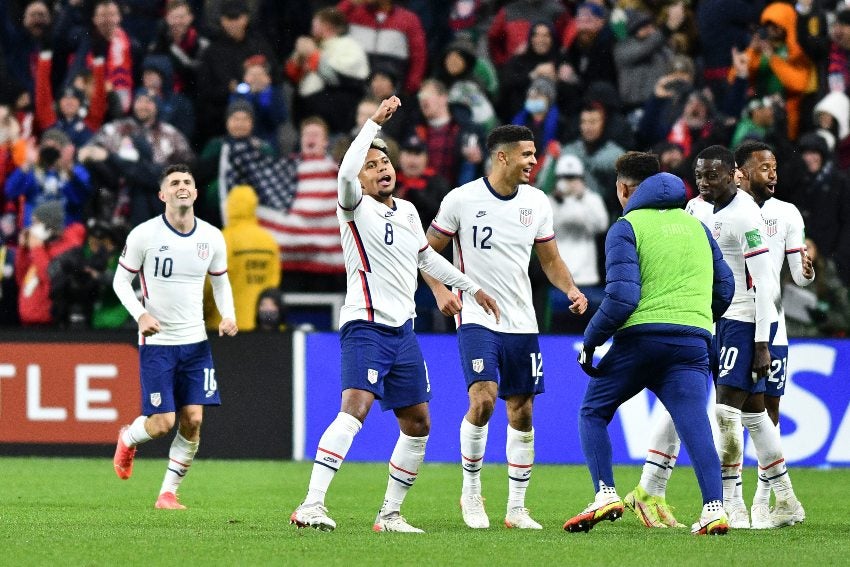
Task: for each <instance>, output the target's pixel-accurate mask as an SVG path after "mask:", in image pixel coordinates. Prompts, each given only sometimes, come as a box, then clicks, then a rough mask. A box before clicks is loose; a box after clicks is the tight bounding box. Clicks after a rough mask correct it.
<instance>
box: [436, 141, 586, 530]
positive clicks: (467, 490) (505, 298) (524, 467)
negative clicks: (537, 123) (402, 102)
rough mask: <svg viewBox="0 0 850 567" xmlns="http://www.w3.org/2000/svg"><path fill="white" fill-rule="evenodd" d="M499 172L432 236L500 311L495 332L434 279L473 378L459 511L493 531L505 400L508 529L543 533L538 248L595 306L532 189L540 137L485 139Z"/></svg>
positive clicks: (559, 278)
mask: <svg viewBox="0 0 850 567" xmlns="http://www.w3.org/2000/svg"><path fill="white" fill-rule="evenodd" d="M487 148H488V151H489V152H490V157H491V159H492V163H493V166H492V171H491V173H490V175H489V176H487V177H482V178H480V179H477V180H475V181H472V182H470V183H467V184H466V185H463V186H462V187H458V188H457V189H454V190H453V191H451V192H450V193H449V194H448V195H446V197H445V198H444V199H443V202H442V204H441V206H440V211H439V213H437V217H436V218H435V219H434V221H433V222H432V223H431V227H430V228H429V229H428V241H429V242H430V243H431V246H433V247H434V249H435V250H438V251H441V250H443V248H445V247H446V246H447V245H448V243H449V242H450V241H453V242H454V257H455V265H456V266H457V267H458V268H460V270H461V271H463V272H464V273H468V274H473V275H475V277H477V278H480V279H481V281H486V282H488V283H489V285H490V286H491V290H492V292H493V295H494V296H495V297H496V299H497V300H498V301H499V306H500V307H501V309H502V320H501V321H500V322H499V323H498V324H496V322H495V321H493V320H492V319H491V318H488V317H486V316H485V314H484V312H483V311H482V310H481V308H480V307H478V306H477V305H475V304H474V303H472V302H470V301H466V302H463V301H462V299H463V297H464V292H463V290H461V289H457V288H455V294H452V293H450V292H449V291H448V290H447V289H446V288H445V287H444V286H442V285H440V284H437V283H436V282H434V281H433V279H429V278H426V281H428V284H429V285H430V286H431V289H432V290H433V291H434V294H435V296H436V297H437V302H438V305H439V306H440V309H441V311H443V313H445V314H446V315H455V317H456V323H457V327H458V345H459V347H460V357H461V365H462V368H463V373H464V376H465V378H466V386H467V391H468V395H469V410H468V412H467V414H466V416H465V417H464V419H463V421H462V422H461V426H460V451H461V464H462V467H463V488H462V491H461V499H460V505H461V511H462V514H463V519H464V522H465V523H466V525H468V526H469V527H471V528H487V527H489V525H490V521H489V519H488V517H487V515H486V512H485V510H484V498H483V497H482V494H481V481H480V475H481V467H482V464H483V459H484V450H485V447H486V444H487V433H488V428H487V425H488V423H489V421H490V417H491V415H492V414H493V408H494V405H495V402H496V396H497V395H498V396H499V397H500V398H503V399H504V400H505V407H506V410H507V414H508V430H507V447H506V456H507V460H508V489H509V493H508V505H507V513H506V515H505V525H506V526H507V527H509V528H530V529H540V528H541V526H540V524H538V523H537V522H536V521H534V520H533V519H532V518H531V517H530V515H529V513H528V509H527V508H526V507H525V493H526V488H527V487H528V484H529V480H530V478H531V468H532V465H533V463H534V428H533V427H532V406H533V403H534V396H535V395H537V394H539V393H542V392H543V391H544V384H543V360H542V356H541V353H540V346H539V344H538V340H537V321H536V318H535V314H534V307H533V305H532V300H531V284H530V282H529V279H528V264H529V260H530V256H531V250H532V248H533V249H534V250H535V251H536V253H537V256H538V258H539V259H540V263H541V265H542V267H543V271H544V272H545V274H546V276H547V277H548V278H549V281H551V282H552V284H553V285H555V286H556V287H557V288H558V289H560V290H561V291H563V292H564V293H565V294H566V295H567V297H569V299H570V300H572V302H573V304H572V305H571V307H570V310H571V311H573V312H574V313H579V314H580V313H583V312H584V310H585V309H586V308H587V299H586V298H585V297H584V294H582V293H581V291H579V289H578V288H577V287H576V285H575V283H574V282H573V278H572V275H571V274H570V271H569V269H568V268H567V266H566V264H565V263H564V261H563V260H562V259H561V256H560V254H559V252H558V246H557V244H556V243H555V240H554V239H555V232H554V229H553V227H552V208H551V206H550V204H549V200H548V198H547V197H546V195H544V194H543V192H542V191H540V190H539V189H536V188H534V187H532V186H530V185H528V180H529V175H530V172H531V169H532V167H533V166H534V165H535V164H536V163H537V160H536V159H535V157H534V154H535V147H534V136H533V134H532V132H531V130H529V129H528V128H526V127H524V126H512V125H510V126H500V127H498V128H495V129H494V130H493V131H492V132H491V133H490V135H489V136H488V137H487Z"/></svg>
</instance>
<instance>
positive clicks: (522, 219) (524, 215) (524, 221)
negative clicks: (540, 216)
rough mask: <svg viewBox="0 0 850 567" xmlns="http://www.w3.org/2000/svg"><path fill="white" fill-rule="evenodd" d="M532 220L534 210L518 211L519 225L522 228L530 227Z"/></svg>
mask: <svg viewBox="0 0 850 567" xmlns="http://www.w3.org/2000/svg"><path fill="white" fill-rule="evenodd" d="M533 220H534V210H533V209H520V210H519V223H520V224H521V225H522V226H530V225H531V221H533Z"/></svg>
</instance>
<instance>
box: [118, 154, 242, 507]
mask: <svg viewBox="0 0 850 567" xmlns="http://www.w3.org/2000/svg"><path fill="white" fill-rule="evenodd" d="M197 197H198V190H197V188H196V187H195V179H194V177H192V174H191V172H190V171H189V168H188V166H186V165H183V164H175V165H171V166H168V167H167V168H166V169H165V171H164V172H163V175H162V178H161V180H160V184H159V198H160V200H161V201H163V202H164V203H165V213H164V214H162V215H160V216H157V217H154V218H152V219H151V220H149V221H147V222H144V223H142V224H140V225H139V226H137V227H136V228H134V229H133V230H132V231H131V232H130V234H129V235H128V236H127V243H126V245H125V246H124V251H123V252H122V253H121V257H120V258H119V261H118V263H119V264H120V266H121V269H118V270H116V272H115V279H114V281H113V288H114V289H115V293H116V294H117V295H118V297H119V299H120V300H121V303H123V304H124V307H125V308H126V309H127V311H129V312H130V315H132V316H133V319H135V320H136V321H137V322H138V325H139V344H140V346H139V369H140V372H141V385H142V415H140V416H139V417H137V418H136V419H135V421H133V423H132V424H130V425H129V426H126V427H124V428H122V429H121V432H120V434H119V436H118V444H117V447H116V449H115V457H114V459H113V466H114V468H115V473H116V474H117V475H118V477H119V478H121V479H128V478H130V475H131V474H132V472H133V458H134V457H135V454H136V446H137V445H140V444H142V443H145V442H147V441H150V440H151V439H155V438H157V437H162V436H164V435H165V434H167V433H168V432H169V431H171V429H172V428H173V427H174V423H175V421H176V422H177V424H178V428H177V435H176V436H175V438H174V442H173V443H172V444H171V449H170V450H169V453H168V467H167V469H166V472H165V479H164V480H163V482H162V488H161V489H160V494H159V498H158V499H157V501H156V505H155V506H156V507H157V508H161V509H169V510H183V509H185V508H186V507H185V506H183V505H182V504H180V502H178V500H177V489H178V488H179V486H180V483H181V481H182V480H183V478H184V477H185V476H186V473H187V472H188V471H189V467H190V466H191V465H192V460H193V459H194V457H195V453H197V451H198V444H199V442H200V431H201V421H202V419H203V409H204V406H209V405H220V404H221V401H220V398H219V393H218V381H217V378H216V375H215V367H214V366H213V361H212V355H211V353H210V347H209V343H208V342H207V333H206V329H205V328H204V314H203V296H204V280H205V279H206V277H207V275H209V276H210V280H211V282H212V287H213V296H214V298H215V303H216V307H217V308H218V310H219V313H220V314H221V317H222V319H221V323H220V324H219V326H218V334H219V336H221V335H228V336H233V335H235V334H236V332H237V330H238V329H237V327H236V320H235V317H236V315H235V311H234V308H233V294H232V292H231V290H230V281H229V280H228V278H227V250H226V249H225V244H224V237H223V236H222V234H221V231H219V230H218V229H217V228H215V227H214V226H212V225H211V224H209V223H206V222H204V221H202V220H201V219H199V218H197V217H195V213H194V209H193V205H194V203H195V199H197ZM137 274H138V276H139V278H140V280H141V285H142V302H139V300H138V299H136V294H135V292H134V291H133V288H132V285H131V284H132V282H133V279H134V278H135V277H136V275H137Z"/></svg>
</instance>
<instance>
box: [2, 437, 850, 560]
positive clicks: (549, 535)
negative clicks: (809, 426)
mask: <svg viewBox="0 0 850 567" xmlns="http://www.w3.org/2000/svg"><path fill="white" fill-rule="evenodd" d="M142 450H144V449H142ZM311 466H312V465H311V463H289V462H269V461H206V460H204V459H198V460H197V461H195V464H194V465H193V467H192V470H191V472H190V474H189V476H188V477H187V478H186V481H185V482H184V483H183V487H182V489H181V501H182V502H183V503H184V504H186V505H187V506H188V507H189V510H186V511H170V510H155V509H154V508H153V504H154V501H155V500H156V496H157V492H158V490H159V485H160V482H161V480H162V475H163V472H164V467H165V459H153V458H142V459H138V460H137V461H136V467H135V470H134V473H133V478H131V479H130V480H128V481H121V480H119V479H118V478H116V476H115V474H114V473H113V471H112V463H111V461H110V460H106V459H44V458H2V459H0V471H2V477H0V478H2V481H0V482H1V483H0V487H2V488H0V549H2V550H3V551H2V563H3V564H4V565H47V564H50V565H57V564H62V565H81V564H85V565H116V564H118V565H166V564H170V565H174V564H181V565H198V564H210V565H237V564H238V565H262V564H275V565H291V564H299V565H343V564H348V565H394V566H396V565H426V564H427V565H459V564H462V565H464V566H466V567H468V566H475V565H504V564H522V565H544V564H554V565H665V566H670V565H719V564H734V565H747V564H750V565H755V564H767V565H788V564H791V563H796V564H797V565H811V564H814V563H816V562H817V563H819V564H822V565H830V564H844V563H846V561H847V549H848V544H850V522H848V520H847V516H846V515H845V509H844V508H843V506H844V505H845V504H846V501H847V500H846V496H847V487H848V486H850V470H846V469H845V470H825V471H821V470H811V469H792V471H791V472H792V477H793V481H794V486H795V489H796V491H797V494H798V496H799V497H800V499H801V501H802V502H803V504H804V506H805V508H806V515H807V519H806V522H805V523H804V524H802V525H797V526H794V527H790V528H784V529H781V530H763V531H754V530H734V531H732V532H730V534H729V535H728V536H726V537H694V536H691V535H690V533H689V530H685V529H679V530H672V529H667V530H658V529H656V530H650V529H647V528H644V527H643V526H642V525H640V524H639V523H638V521H637V519H636V518H635V517H634V515H632V514H631V513H630V512H628V511H627V512H626V515H625V517H624V518H622V519H620V520H617V521H616V522H614V523H609V522H604V523H601V524H599V525H597V526H596V527H595V528H594V529H593V530H591V531H590V532H589V533H587V534H584V533H579V534H569V533H566V532H564V531H563V529H562V527H561V526H562V525H563V523H564V521H565V520H566V519H567V518H568V517H570V516H572V515H574V514H577V513H578V512H580V511H581V510H582V509H583V508H584V507H585V506H586V504H587V503H588V502H589V501H590V500H592V497H593V494H592V489H591V486H590V481H589V476H588V473H587V471H586V469H585V468H584V467H578V466H544V465H538V466H535V467H534V474H533V480H532V483H531V486H530V488H529V492H528V497H527V504H528V506H529V507H530V508H531V511H532V516H533V517H534V518H535V519H536V520H538V521H539V522H540V523H541V524H543V526H544V529H543V530H542V531H520V530H508V529H506V528H504V527H503V524H502V520H503V518H504V511H505V502H506V498H507V480H506V471H505V466H504V465H499V464H489V465H487V466H485V467H484V474H483V485H484V494H485V496H486V497H487V511H488V514H489V516H490V523H491V527H490V529H489V530H470V529H468V528H466V526H465V525H464V524H463V520H462V519H461V515H460V510H459V508H458V499H459V493H460V479H461V472H460V467H459V466H456V465H444V464H426V465H424V466H423V468H422V470H421V471H420V475H419V480H418V481H417V484H416V486H415V487H414V488H413V489H412V491H411V493H410V494H409V497H408V499H407V502H406V503H405V506H404V509H403V513H404V514H405V516H406V517H407V518H408V520H409V521H410V522H411V523H412V524H413V525H415V526H417V527H421V528H422V529H424V530H425V531H426V532H427V533H426V534H424V535H414V534H376V533H372V531H371V526H372V521H373V520H374V518H375V514H376V512H377V510H378V508H379V507H380V504H381V501H382V498H383V494H384V490H385V488H386V478H387V468H386V465H385V464H361V463H346V464H345V466H344V467H343V468H342V470H341V471H340V473H339V474H338V475H337V477H336V480H335V482H334V484H333V485H332V487H331V490H330V493H329V495H328V498H327V504H328V507H329V512H330V515H331V517H332V518H334V519H335V520H336V522H337V525H338V527H337V529H336V531H334V532H332V533H323V532H319V531H316V530H313V529H302V530H298V529H296V528H295V526H290V525H289V515H290V513H291V512H292V510H293V509H294V508H295V507H296V506H297V505H298V504H299V503H300V501H301V498H303V496H304V493H305V490H306V486H307V482H308V479H309V474H310V469H311ZM615 474H616V478H617V482H618V484H617V486H618V489H619V492H620V496H625V495H626V493H627V492H628V491H629V490H631V489H632V487H633V486H634V485H635V484H636V482H637V480H638V478H639V476H640V470H639V468H637V467H619V468H617V470H616V471H615ZM754 485H755V472H754V470H753V468H750V469H748V470H745V498H746V500H747V501H748V502H749V501H750V500H751V498H752V492H753V489H754ZM669 501H670V502H671V503H672V504H674V505H675V506H676V515H677V517H678V518H679V520H680V521H682V522H683V523H686V524H688V525H690V524H691V522H693V521H694V520H695V519H696V518H697V516H698V515H699V512H700V509H701V503H700V499H699V492H698V489H697V485H696V480H695V478H694V475H693V472H692V471H691V469H689V468H681V469H677V470H676V472H675V473H674V476H673V479H672V482H671V486H670V493H669Z"/></svg>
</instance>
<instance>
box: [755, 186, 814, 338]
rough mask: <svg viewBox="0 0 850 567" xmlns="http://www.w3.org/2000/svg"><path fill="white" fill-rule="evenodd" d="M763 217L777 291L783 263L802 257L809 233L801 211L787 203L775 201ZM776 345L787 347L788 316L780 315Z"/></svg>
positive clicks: (765, 207) (764, 208)
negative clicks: (786, 326)
mask: <svg viewBox="0 0 850 567" xmlns="http://www.w3.org/2000/svg"><path fill="white" fill-rule="evenodd" d="M761 216H762V219H763V220H764V235H765V238H766V239H767V246H768V248H770V263H771V266H772V267H773V270H772V277H773V278H774V282H775V284H776V287H777V289H779V287H780V281H779V280H780V275H781V273H782V264H784V263H785V258H786V256H787V255H789V254H799V253H800V251H801V250H802V249H803V247H804V246H805V239H806V237H805V230H804V224H803V216H802V215H801V214H800V211H799V210H798V209H797V207H795V206H794V205H792V204H791V203H788V202H787V201H781V200H779V199H776V198H771V199H768V200H767V201H765V202H764V203H763V204H762V206H761ZM773 344H775V345H782V346H784V345H787V344H788V333H787V331H786V329H785V315H784V313H780V316H779V325H778V328H777V330H776V337H775V338H774V339H773Z"/></svg>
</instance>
